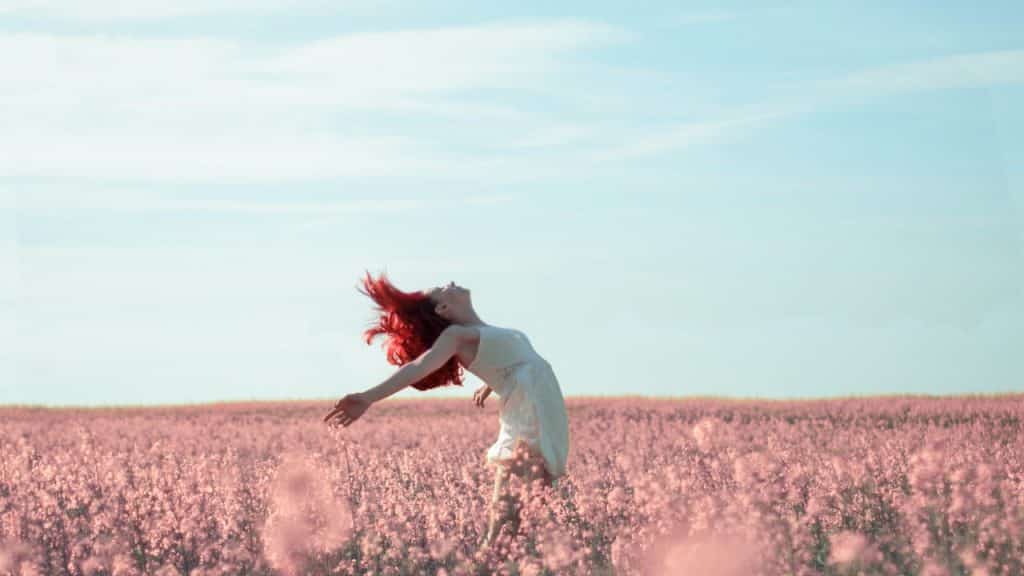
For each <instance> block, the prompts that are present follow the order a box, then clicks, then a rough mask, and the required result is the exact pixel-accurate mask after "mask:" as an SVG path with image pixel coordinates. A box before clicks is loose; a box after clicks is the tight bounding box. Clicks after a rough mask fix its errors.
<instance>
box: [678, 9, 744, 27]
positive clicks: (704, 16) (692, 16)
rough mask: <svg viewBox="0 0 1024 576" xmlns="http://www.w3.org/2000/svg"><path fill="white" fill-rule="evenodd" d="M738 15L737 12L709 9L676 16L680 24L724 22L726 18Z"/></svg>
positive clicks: (733, 18) (732, 18) (734, 17)
mask: <svg viewBox="0 0 1024 576" xmlns="http://www.w3.org/2000/svg"><path fill="white" fill-rule="evenodd" d="M737 17H738V15H737V14H736V13H735V12H725V11H721V10H709V11H706V12H687V13H685V14H680V15H679V16H678V17H677V18H676V22H677V23H678V24H680V25H684V24H701V23H705V22H724V21H726V20H735V19H736V18H737Z"/></svg>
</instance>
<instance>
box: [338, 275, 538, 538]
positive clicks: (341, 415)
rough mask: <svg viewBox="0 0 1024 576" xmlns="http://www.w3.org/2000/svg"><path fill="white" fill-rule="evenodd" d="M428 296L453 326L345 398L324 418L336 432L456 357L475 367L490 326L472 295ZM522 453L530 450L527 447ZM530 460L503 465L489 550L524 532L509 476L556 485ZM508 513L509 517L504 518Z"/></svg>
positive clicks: (450, 287)
mask: <svg viewBox="0 0 1024 576" xmlns="http://www.w3.org/2000/svg"><path fill="white" fill-rule="evenodd" d="M424 293H425V294H427V296H428V297H429V298H430V300H431V302H433V303H434V311H435V312H437V314H438V315H440V316H441V317H442V318H444V319H446V320H448V321H449V322H451V323H452V324H451V325H450V326H448V327H447V328H445V329H444V331H442V332H441V335H440V336H438V338H437V340H436V341H435V342H434V345H433V346H431V347H430V349H429V350H427V351H425V352H424V353H422V354H420V355H419V356H418V357H417V358H416V359H414V360H412V361H411V362H408V363H407V364H405V365H403V366H402V367H401V368H399V369H398V370H396V371H395V372H394V373H393V374H392V375H391V376H389V377H388V378H387V379H386V380H384V382H382V383H380V384H378V385H377V386H374V387H373V388H370V389H369V390H366V391H365V392H359V393H354V394H346V395H345V396H343V397H342V398H341V399H340V400H338V402H337V403H335V405H334V408H333V409H332V410H331V411H330V412H329V413H328V414H327V416H325V417H324V422H327V423H328V425H331V426H334V425H337V424H341V425H342V426H343V427H348V426H350V425H351V424H352V423H353V422H355V421H356V420H358V419H359V418H360V417H361V416H362V415H363V414H364V413H365V412H366V410H367V409H369V407H370V406H371V405H373V404H374V403H376V402H380V401H381V400H383V399H385V398H387V397H388V396H391V395H392V394H395V393H397V392H398V391H400V390H402V389H404V388H405V387H407V386H411V385H412V384H414V383H415V382H418V381H419V380H421V379H423V378H425V377H426V376H428V375H430V374H431V373H433V372H434V371H435V370H437V369H438V368H440V367H442V366H444V365H445V364H446V363H447V362H448V361H449V360H450V359H451V357H452V356H455V357H457V358H458V360H459V363H461V364H462V365H463V366H469V364H470V363H471V362H472V361H473V359H474V358H475V357H476V353H477V348H478V346H479V343H480V332H479V330H478V329H477V327H479V326H486V324H485V323H484V322H483V321H482V320H481V319H480V316H478V315H477V313H476V311H475V310H473V303H472V301H471V299H470V291H469V290H468V289H466V288H463V287H461V286H458V285H456V284H455V283H454V282H450V283H448V284H446V285H444V286H438V287H434V288H430V289H428V290H424ZM492 391H493V390H492V389H491V387H490V386H487V385H486V384H485V385H483V386H480V387H479V388H477V390H476V392H474V393H473V403H474V404H476V406H478V407H480V408H483V405H484V401H485V400H486V399H487V397H488V396H489V395H490V394H491V392H492ZM522 448H523V449H524V450H526V449H527V447H526V446H523V447H522ZM527 457H528V458H529V460H528V462H527V463H526V465H525V466H520V467H513V466H511V465H504V464H503V465H499V466H497V467H496V470H495V476H494V493H493V496H492V498H491V506H490V510H489V518H488V528H487V534H486V536H485V537H484V541H483V547H485V548H488V547H490V546H491V545H492V544H493V543H494V541H495V540H496V539H497V537H498V534H500V532H501V528H502V526H503V525H505V524H506V523H507V522H511V527H512V533H513V535H515V534H517V533H518V531H519V520H520V518H519V510H520V506H519V505H518V502H517V501H516V499H515V498H514V497H512V496H511V495H510V494H508V493H507V490H506V488H507V486H508V479H509V475H510V474H519V475H520V476H521V477H522V478H523V479H524V480H526V481H531V480H534V479H536V478H539V479H541V480H542V481H543V482H544V484H546V485H548V486H551V485H552V482H553V479H552V478H551V476H550V475H549V474H548V473H547V470H546V469H545V468H544V466H543V460H542V458H541V457H540V455H539V454H536V453H533V452H527ZM535 469H539V470H541V472H540V473H539V474H538V473H537V472H536V471H535ZM503 504H504V505H505V506H503ZM503 507H504V508H505V510H504V512H505V513H502V508H503Z"/></svg>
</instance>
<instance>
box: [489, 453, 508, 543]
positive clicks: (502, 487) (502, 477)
mask: <svg viewBox="0 0 1024 576" xmlns="http://www.w3.org/2000/svg"><path fill="white" fill-rule="evenodd" d="M510 474H511V471H510V470H509V467H508V465H506V464H502V463H497V464H496V465H495V467H494V493H493V494H492V496H491V506H490V515H489V519H488V523H487V535H486V536H485V537H484V545H485V546H489V545H490V544H493V543H494V540H495V539H496V538H497V537H498V534H499V533H500V532H501V527H502V526H503V525H504V524H505V522H506V521H507V520H508V519H509V516H510V512H511V510H510V508H511V506H512V505H513V502H512V497H511V494H509V490H508V479H509V476H510Z"/></svg>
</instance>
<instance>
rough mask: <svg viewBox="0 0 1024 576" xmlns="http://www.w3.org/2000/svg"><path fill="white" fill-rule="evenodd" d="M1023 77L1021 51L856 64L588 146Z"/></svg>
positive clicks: (676, 137) (707, 138) (714, 133)
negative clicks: (709, 113) (717, 110)
mask: <svg viewBox="0 0 1024 576" xmlns="http://www.w3.org/2000/svg"><path fill="white" fill-rule="evenodd" d="M1019 83H1024V51H1022V50H1010V51H994V52H980V53H973V54H956V55H950V56H945V57H940V58H934V59H929V60H921V61H914V62H904V63H899V64H893V65H887V66H881V67H875V68H867V69H863V70H857V71H854V72H850V73H848V74H844V75H840V76H837V77H834V78H827V79H824V80H818V81H813V82H809V83H803V84H799V85H793V86H789V87H787V88H785V89H783V90H782V91H781V92H780V93H779V94H777V95H776V96H774V97H772V98H769V99H766V100H764V101H760V102H755V103H752V104H748V105H744V106H740V107H735V108H732V109H729V110H725V111H724V112H722V113H721V114H719V115H717V116H716V117H714V118H709V119H701V120H697V121H694V122H689V123H682V124H675V125H672V126H668V127H664V128H656V129H652V130H648V131H645V132H643V133H641V134H639V135H635V136H633V137H631V138H627V139H625V141H623V142H622V143H620V144H616V145H614V146H609V147H606V148H604V149H601V150H598V151H596V152H592V153H590V154H589V157H590V158H591V159H592V160H595V161H605V160H609V159H614V158H628V157H637V156H646V155H653V154H658V153H662V152H666V151H670V150H677V149H682V148H685V147H687V146H690V145H693V144H697V143H707V142H712V141H715V140H717V139H720V138H722V137H725V136H728V135H732V134H735V133H741V132H743V131H749V130H755V129H758V128H761V127H763V126H764V125H766V124H768V123H769V122H770V121H772V120H779V119H784V118H786V117H790V116H797V115H801V114H807V113H811V112H814V111H816V110H819V109H822V108H829V107H834V106H840V105H844V104H848V103H853V102H860V101H865V100H871V99H876V98H881V97H885V96H890V95H893V94H897V93H906V92H923V91H931V90H945V89H951V88H968V87H981V86H994V85H1000V84H1019Z"/></svg>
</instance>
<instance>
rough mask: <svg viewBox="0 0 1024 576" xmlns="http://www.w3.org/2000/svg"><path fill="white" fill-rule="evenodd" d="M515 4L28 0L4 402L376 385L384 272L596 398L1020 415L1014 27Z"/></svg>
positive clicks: (250, 395)
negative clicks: (1000, 408) (927, 402)
mask: <svg viewBox="0 0 1024 576" xmlns="http://www.w3.org/2000/svg"><path fill="white" fill-rule="evenodd" d="M501 8H502V11H498V10H496V5H488V6H484V5H482V4H480V3H469V2H466V3H459V2H430V1H425V2H416V3H408V2H390V1H381V2H364V3H336V2H319V1H317V2H313V1H301V0H300V1H297V2H283V1H278V0H255V1H247V2H241V1H238V0H213V1H211V0H205V1H199V0H183V1H181V2H176V3H167V2H162V1H161V2H157V1H155V0H139V1H136V2H133V3H130V5H129V7H127V8H126V3H122V2H116V1H114V0H93V1H90V2H73V1H72V2H66V1H61V2H55V1H47V0H42V1H40V0H32V1H24V0H14V1H13V2H12V1H10V0H8V1H5V2H3V3H0V75H2V77H3V78H4V79H5V82H4V84H5V87H4V90H3V91H0V126H3V129H2V130H0V213H2V214H3V216H2V218H0V403H3V404H10V403H28V404H45V405H69V404H71V405H104V404H160V403H194V402H207V401H217V400H245V399H284V398H325V399H326V398H332V397H336V396H340V395H341V394H344V393H346V392H350V391H357V390H362V389H365V388H368V387H371V386H373V385H375V384H377V383H379V382H380V381H382V380H383V379H384V378H386V377H387V376H388V375H389V374H390V373H391V372H392V371H393V370H394V369H395V368H394V367H393V366H391V365H389V364H387V363H386V361H385V360H384V355H383V352H382V350H381V348H380V345H379V341H378V343H375V344H374V345H373V346H366V345H365V343H364V342H363V341H362V339H361V333H362V331H363V330H364V329H365V328H366V326H367V325H368V323H369V322H370V321H371V320H372V318H373V315H372V310H371V307H370V302H369V300H368V299H366V297H365V296H363V295H362V294H360V293H358V292H357V291H356V289H355V286H356V282H357V280H358V278H359V276H360V275H361V274H362V272H363V271H364V270H370V271H371V272H374V273H376V272H379V271H381V270H386V271H387V272H388V274H389V275H390V277H391V278H392V279H393V280H394V281H395V282H396V283H397V284H398V285H399V286H400V287H404V288H406V289H415V288H419V287H429V286H434V285H438V284H442V283H445V282H447V281H449V280H455V281H456V282H458V283H459V284H462V285H464V286H467V287H469V288H471V289H472V290H473V296H474V301H475V304H476V307H477V310H478V312H479V313H480V316H481V317H482V318H483V319H484V321H486V322H488V323H490V324H496V325H499V326H509V327H515V328H519V329H521V330H523V331H524V332H526V333H527V334H528V335H529V336H530V338H531V340H532V342H533V344H534V346H535V347H536V348H537V349H538V351H539V352H540V353H541V354H542V355H543V356H545V357H546V358H547V359H548V360H549V362H551V364H552V365H553V366H554V368H555V371H556V373H557V374H558V377H559V380H560V382H561V384H562V388H563V391H564V393H565V394H566V395H567V396H580V395H596V396H603V395H619V394H641V395H655V396H690V395H719V396H734V397H763V398H792V397H822V396H848V395H867V394H897V393H911V394H960V393H983V392H1000V391H1022V390H1024V355H1022V354H1020V353H1019V342H1021V341H1024V173H1022V172H1024V137H1022V136H1021V135H1022V134H1024V106H1022V104H1021V103H1022V102H1024V42H1022V41H1021V39H1020V34H1019V31H1020V30H1021V29H1024V9H1022V8H1021V7H1020V5H1019V3H1010V2H1005V3H999V2H989V3H986V4H985V5H984V8H979V7H978V6H969V5H967V4H963V3H943V4H939V3H934V2H927V3H926V2H904V3H899V5H898V6H894V5H891V3H883V2H861V3H856V4H854V3H823V2H748V3H740V2H729V3H726V2H716V3H694V2H685V3H683V2H666V3H660V4H658V3H649V4H646V5H645V6H644V8H643V10H640V9H638V8H637V5H635V4H633V3H621V4H608V3H595V2H585V3H584V2H579V3H557V5H554V6H553V5H551V3H541V2H524V3H517V4H516V5H515V6H502V7H501ZM478 384H479V380H477V379H476V378H475V377H474V376H472V375H468V374H467V385H466V387H465V388H464V389H453V390H444V391H432V392H430V393H429V395H431V396H438V397H439V396H463V397H465V398H466V399H467V401H469V398H470V397H471V395H472V390H473V389H474V388H475V387H476V386H477V385H478ZM399 395H400V396H410V397H415V396H421V395H422V393H420V392H418V391H415V390H407V391H403V392H402V393H400V394H399Z"/></svg>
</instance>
